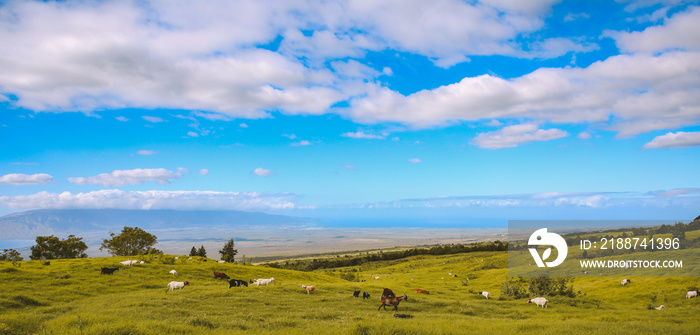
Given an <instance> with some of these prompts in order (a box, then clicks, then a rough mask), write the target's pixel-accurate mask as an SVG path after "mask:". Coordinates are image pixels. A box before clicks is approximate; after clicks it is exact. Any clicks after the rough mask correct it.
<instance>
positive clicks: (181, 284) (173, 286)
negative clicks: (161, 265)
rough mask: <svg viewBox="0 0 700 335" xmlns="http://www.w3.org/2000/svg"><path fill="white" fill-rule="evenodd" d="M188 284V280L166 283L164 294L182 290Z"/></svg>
mask: <svg viewBox="0 0 700 335" xmlns="http://www.w3.org/2000/svg"><path fill="white" fill-rule="evenodd" d="M189 284H190V282H189V280H185V281H184V282H183V281H171V282H169V283H168V289H167V290H166V291H165V293H168V291H173V290H175V289H182V288H185V286H186V285H189Z"/></svg>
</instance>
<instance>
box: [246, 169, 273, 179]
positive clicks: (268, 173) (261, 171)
mask: <svg viewBox="0 0 700 335" xmlns="http://www.w3.org/2000/svg"><path fill="white" fill-rule="evenodd" d="M251 173H252V174H256V175H258V176H261V177H268V176H271V175H272V171H270V170H268V169H263V168H261V167H259V168H255V170H253V172H251Z"/></svg>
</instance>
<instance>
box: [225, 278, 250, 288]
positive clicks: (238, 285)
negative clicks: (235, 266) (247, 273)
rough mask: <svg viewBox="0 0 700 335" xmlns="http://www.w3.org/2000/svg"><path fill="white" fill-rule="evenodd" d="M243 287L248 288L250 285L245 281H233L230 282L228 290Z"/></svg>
mask: <svg viewBox="0 0 700 335" xmlns="http://www.w3.org/2000/svg"><path fill="white" fill-rule="evenodd" d="M234 286H235V287H241V286H245V287H248V283H247V282H246V281H245V280H239V279H231V280H229V281H228V288H232V287H234Z"/></svg>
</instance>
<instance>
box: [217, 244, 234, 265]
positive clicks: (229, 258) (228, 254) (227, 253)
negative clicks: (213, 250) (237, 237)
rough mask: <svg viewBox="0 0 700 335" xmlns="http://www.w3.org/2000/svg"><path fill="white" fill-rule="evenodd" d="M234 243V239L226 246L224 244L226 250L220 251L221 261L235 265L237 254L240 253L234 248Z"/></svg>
mask: <svg viewBox="0 0 700 335" xmlns="http://www.w3.org/2000/svg"><path fill="white" fill-rule="evenodd" d="M233 246H234V243H233V239H230V240H229V241H228V242H226V244H224V248H223V249H221V250H219V253H220V254H221V260H222V261H224V262H227V263H233V262H234V260H235V257H236V254H237V253H238V250H236V249H234V248H233Z"/></svg>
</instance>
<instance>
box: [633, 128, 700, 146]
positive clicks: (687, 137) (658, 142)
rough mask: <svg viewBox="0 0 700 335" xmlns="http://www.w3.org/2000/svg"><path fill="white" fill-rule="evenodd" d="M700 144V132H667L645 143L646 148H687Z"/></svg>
mask: <svg viewBox="0 0 700 335" xmlns="http://www.w3.org/2000/svg"><path fill="white" fill-rule="evenodd" d="M699 145H700V132H683V131H679V132H677V133H667V134H666V135H661V136H657V137H655V138H654V139H653V140H651V142H649V143H647V144H645V145H644V147H643V148H644V149H670V148H687V147H695V146H699Z"/></svg>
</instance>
